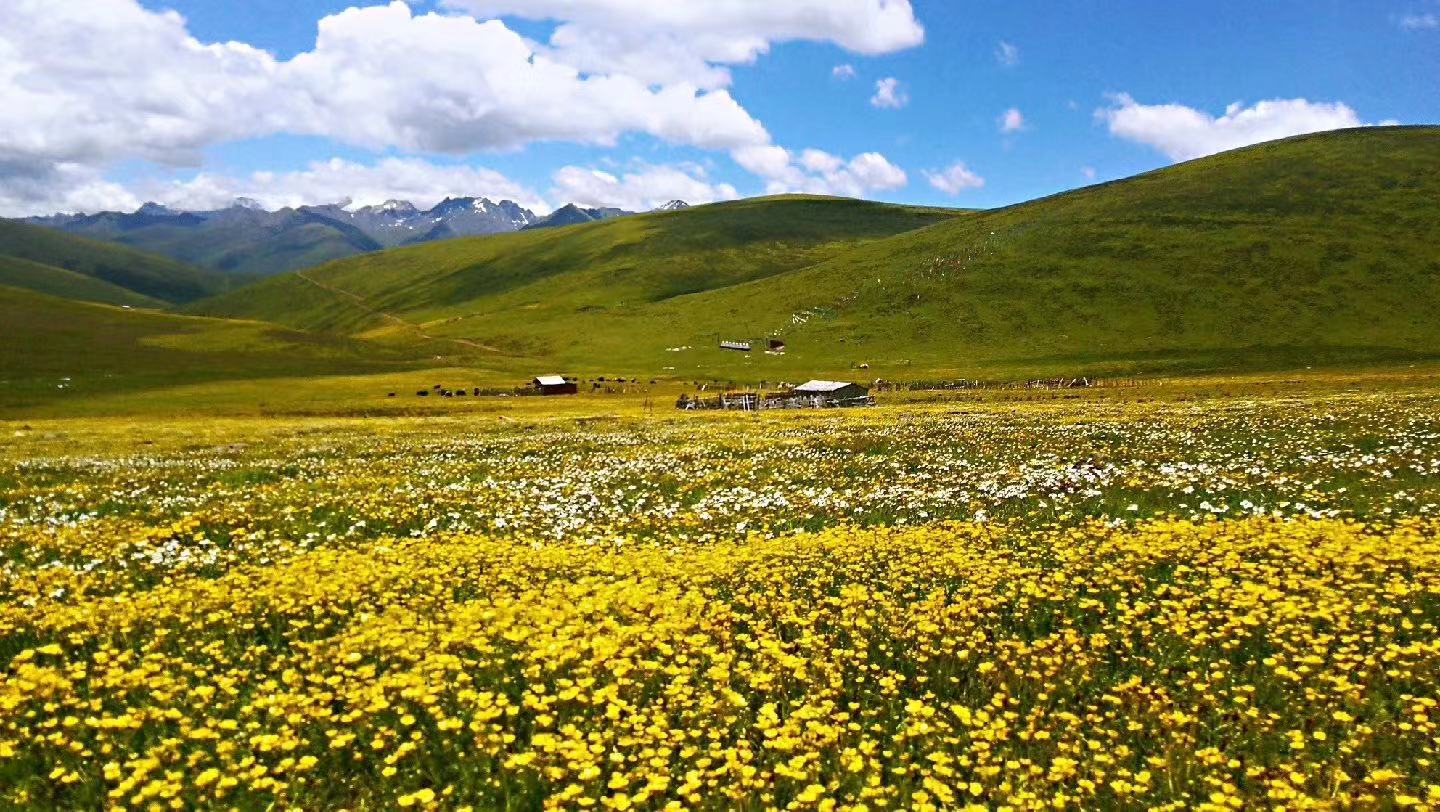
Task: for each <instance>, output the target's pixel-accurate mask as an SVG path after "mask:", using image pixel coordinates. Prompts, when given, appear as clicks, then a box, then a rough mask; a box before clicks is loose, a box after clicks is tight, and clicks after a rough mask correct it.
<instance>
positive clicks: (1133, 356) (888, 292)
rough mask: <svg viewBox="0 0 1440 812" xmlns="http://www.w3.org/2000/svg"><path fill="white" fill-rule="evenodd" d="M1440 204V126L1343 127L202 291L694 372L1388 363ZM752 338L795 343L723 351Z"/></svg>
mask: <svg viewBox="0 0 1440 812" xmlns="http://www.w3.org/2000/svg"><path fill="white" fill-rule="evenodd" d="M1436 200H1440V128H1434V127H1409V128H1375V129H1363V130H1351V131H1341V132H1333V133H1326V134H1321V135H1314V136H1306V137H1300V138H1294V139H1288V140H1285V141H1279V142H1274V143H1269V144H1264V145H1260V146H1256V147H1252V148H1248V149H1243V150H1237V151H1234V152H1230V153H1225V154H1221V155H1216V156H1212V157H1209V158H1204V159H1201V160H1198V161H1193V162H1190V163H1187V164H1182V165H1178V166H1174V167H1170V168H1166V169H1163V170H1160V171H1156V172H1152V173H1149V174H1146V175H1142V176H1139V177H1136V178H1132V179H1129V180H1124V181H1117V182H1114V183H1108V184H1103V185H1097V186H1093V187H1089V188H1086V189H1081V190H1077V191H1074V192H1070V193H1066V194H1062V195H1057V196H1055V197H1051V198H1046V199H1042V200H1037V201H1033V202H1030V203H1025V204H1022V205H1017V206H1012V207H1008V208H1005V209H999V210H993V211H986V212H979V213H964V214H962V213H956V212H941V211H935V210H920V209H907V208H902V207H894V206H883V205H880V204H871V203H862V202H857V201H842V200H830V199H816V198H772V199H761V200H748V201H741V202H738V203H729V204H719V205H712V206H704V207H697V208H694V209H690V210H687V211H681V212H674V213H664V214H654V215H646V216H640V217H634V218H627V219H624V220H616V221H610V222H602V223H594V224H587V225H580V226H575V227H572V228H565V229H558V230H555V231H548V232H546V231H542V232H531V233H521V234H515V235H505V236H500V237H488V238H476V239H467V240H455V241H450V242H446V243H442V244H435V245H425V246H419V247H415V248H410V249H404V250H399V251H390V252H385V253H380V254H374V255H368V256H364V257H358V258H354V259H350V260H343V261H339V262H335V263H331V264H328V265H324V266H321V267H319V268H315V269H311V270H309V271H306V272H303V274H301V275H288V276H285V277H280V278H276V279H271V280H267V281H266V282H264V283H261V284H258V285H255V286H252V287H249V288H246V289H242V290H239V291H235V292H232V293H230V294H227V295H223V296H220V297H217V298H215V299H211V300H208V301H206V302H203V303H200V304H198V305H196V306H195V309H196V311H197V312H201V313H207V314H212V315H225V316H241V317H245V318H254V319H264V320H271V321H275V322H279V323H283V324H286V325H289V326H292V327H295V328H298V329H308V330H321V331H328V332H332V333H336V334H349V335H366V336H369V337H375V338H387V339H390V340H393V341H396V342H400V343H404V342H409V341H415V340H418V339H420V338H421V337H426V336H428V337H431V338H433V337H442V336H443V337H451V338H457V339H463V340H465V341H468V342H473V343H474V344H476V345H477V346H485V347H489V348H492V349H493V350H494V351H495V352H496V353H497V356H509V357H511V358H512V359H535V360H536V362H537V363H545V364H549V365H551V366H555V367H563V368H567V369H575V370H577V371H585V370H594V371H598V370H604V369H607V368H612V369H638V370H672V369H673V370H674V373H675V374H676V375H682V376H684V375H690V374H692V373H693V374H696V375H701V374H714V375H730V376H737V375H744V376H748V377H749V378H750V379H757V378H761V377H770V378H771V379H774V378H775V377H780V376H791V375H803V374H808V373H820V372H826V373H831V372H839V371H844V370H847V369H849V368H851V367H852V366H855V365H859V364H862V363H863V364H867V365H868V369H869V371H868V372H866V373H864V374H865V375H867V376H870V375H885V376H904V375H916V376H919V375H928V374H975V375H991V374H994V375H1026V374H1045V373H1080V372H1100V373H1107V372H1108V373H1119V372H1135V371H1199V370H1214V369H1227V370H1230V369H1256V368H1274V367H1294V366H1304V365H1309V364H1369V363H1373V362H1392V363H1393V362H1397V361H1406V360H1414V359H1420V358H1432V357H1436V356H1440V319H1437V318H1435V317H1434V311H1435V308H1436V305H1437V304H1440V217H1437V216H1436V214H1437V208H1436V203H1435V201H1436ZM765 334H776V335H780V336H783V337H784V338H785V339H786V341H787V342H788V343H789V352H788V353H787V354H786V355H785V356H783V357H770V356H744V355H735V354H727V353H723V352H721V351H720V350H718V349H715V348H714V344H715V339H716V338H718V337H722V336H729V337H736V338H742V337H747V336H758V335H765ZM677 348H688V349H681V350H678V351H677ZM856 374H860V373H856Z"/></svg>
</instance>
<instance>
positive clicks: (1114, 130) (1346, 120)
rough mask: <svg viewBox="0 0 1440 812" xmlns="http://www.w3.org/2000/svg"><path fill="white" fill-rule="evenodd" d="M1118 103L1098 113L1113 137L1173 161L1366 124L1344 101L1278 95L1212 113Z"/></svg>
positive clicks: (1122, 97) (1126, 101)
mask: <svg viewBox="0 0 1440 812" xmlns="http://www.w3.org/2000/svg"><path fill="white" fill-rule="evenodd" d="M1114 102H1115V104H1114V106H1113V107H1109V108H1102V109H1100V110H1098V111H1096V115H1097V117H1099V118H1100V119H1101V120H1103V121H1105V122H1106V123H1107V124H1108V125H1109V128H1110V133H1111V134H1112V135H1115V136H1118V137H1120V138H1124V139H1126V140H1129V141H1135V142H1137V143H1140V144H1145V145H1147V146H1150V147H1153V148H1155V149H1157V150H1159V151H1160V152H1161V153H1163V154H1165V155H1166V156H1167V157H1169V158H1170V159H1171V160H1172V161H1187V160H1190V159H1192V158H1199V157H1202V156H1205V155H1213V154H1214V153H1217V152H1223V151H1225V150H1228V149H1236V148H1238V147H1244V146H1249V145H1250V144H1258V143H1260V142H1262V141H1273V140H1275V139H1278V138H1285V137H1288V136H1292V135H1302V134H1304V133H1313V132H1323V131H1326V130H1338V129H1341V128H1345V127H1359V126H1362V122H1361V121H1360V117H1359V116H1358V115H1357V114H1356V113H1355V111H1354V110H1352V109H1350V108H1349V107H1347V106H1346V105H1344V104H1342V103H1340V102H1310V101H1306V100H1305V99H1274V100H1271V101H1262V102H1258V103H1256V104H1255V105H1253V106H1251V107H1244V106H1242V105H1241V104H1240V103H1239V102H1236V103H1235V104H1232V105H1230V106H1229V107H1227V108H1225V113H1224V114H1223V115H1220V116H1212V115H1210V114H1209V113H1206V112H1203V111H1201V110H1196V109H1194V108H1192V107H1185V106H1184V105H1180V104H1154V105H1151V104H1140V103H1138V102H1136V101H1135V100H1134V99H1132V98H1131V97H1130V96H1129V95H1125V94H1122V95H1118V96H1116V97H1115V98H1114Z"/></svg>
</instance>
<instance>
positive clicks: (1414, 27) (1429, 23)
mask: <svg viewBox="0 0 1440 812" xmlns="http://www.w3.org/2000/svg"><path fill="white" fill-rule="evenodd" d="M1400 27H1401V28H1403V29H1405V30H1406V31H1431V30H1434V29H1437V28H1440V14H1434V13H1431V12H1426V13H1424V14H1406V15H1405V16H1403V17H1401V18H1400Z"/></svg>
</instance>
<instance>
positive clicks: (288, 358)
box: [0, 285, 416, 414]
mask: <svg viewBox="0 0 1440 812" xmlns="http://www.w3.org/2000/svg"><path fill="white" fill-rule="evenodd" d="M0 324H3V325H5V329H4V331H3V337H0V414H4V413H9V412H16V411H19V412H24V411H25V410H27V409H30V408H33V407H36V406H44V405H45V404H49V403H54V402H55V401H56V400H57V399H76V398H79V399H86V398H94V397H102V396H107V395H113V394H116V393H125V392H135V391H142V390H151V389H161V388H165V387H174V386H181V385H188V384H196V383H203V382H213V381H248V380H255V379H262V378H273V379H277V381H276V382H275V383H274V386H275V387H276V388H281V387H285V386H292V385H293V384H292V383H286V382H285V379H290V380H296V379H306V378H310V377H314V376H323V375H340V374H360V373H365V374H373V373H378V372H391V371H395V370H408V369H413V368H414V367H415V366H416V365H415V363H414V362H413V361H412V360H410V359H411V358H412V356H411V355H406V354H397V353H395V352H392V351H389V350H387V349H386V348H384V347H376V346H370V345H367V344H364V343H363V342H359V341H356V340H353V339H348V338H343V337H336V336H321V335H313V334H309V333H303V332H300V331H298V330H292V329H287V328H283V327H277V326H275V325H271V324H262V323H259V322H247V321H237V320H226V319H209V318H200V317H195V316H182V315H176V314H172V313H161V312H157V311H153V310H126V309H122V308H119V307H114V306H110V305H104V304H95V303H91V302H80V301H75V300H72V299H64V298H59V297H55V296H48V295H45V294H42V293H36V292H34V291H31V290H22V289H20V288H15V287H8V286H4V285H0ZM264 396H265V395H264V394H263V393H261V395H260V399H262V400H263V399H264ZM173 408H175V409H176V410H179V411H183V410H184V408H185V404H184V403H183V402H177V403H175V404H173Z"/></svg>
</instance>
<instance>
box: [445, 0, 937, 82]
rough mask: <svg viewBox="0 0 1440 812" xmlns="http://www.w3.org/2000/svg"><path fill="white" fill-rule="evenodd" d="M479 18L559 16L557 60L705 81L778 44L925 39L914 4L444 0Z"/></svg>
mask: <svg viewBox="0 0 1440 812" xmlns="http://www.w3.org/2000/svg"><path fill="white" fill-rule="evenodd" d="M442 5H444V6H446V7H449V8H452V9H459V10H462V11H466V12H470V13H473V14H476V15H479V16H500V15H511V16H516V17H524V18H528V19H535V20H553V21H557V22H558V23H559V25H557V26H556V28H555V31H554V33H553V34H552V35H551V37H550V40H549V42H548V48H549V50H550V51H551V52H552V53H553V54H554V55H555V57H556V58H558V59H560V60H561V61H563V62H565V63H566V64H569V65H573V66H575V67H577V68H579V69H580V70H582V71H586V72H591V73H624V74H626V75H630V76H634V77H637V78H639V79H641V80H642V81H646V82H650V83H668V82H674V81H676V79H677V77H678V78H679V79H682V80H684V81H687V82H690V83H692V84H694V85H695V86H697V87H702V88H714V87H722V86H724V85H726V84H728V83H729V81H730V75H729V72H728V70H726V69H725V68H724V67H723V66H725V65H740V64H749V63H751V62H754V61H755V59H756V58H758V57H759V56H760V55H761V54H764V53H766V52H768V51H769V49H770V47H771V46H772V45H773V44H774V43H779V42H787V41H795V40H806V41H812V42H832V43H834V44H836V45H838V46H840V47H841V48H844V49H846V50H848V51H851V52H853V53H858V54H866V55H875V54H885V53H892V52H894V51H898V50H902V49H905V48H911V47H914V46H916V45H919V44H920V43H921V42H923V41H924V39H925V29H924V28H923V27H922V26H921V25H920V23H919V21H917V20H916V19H915V14H914V11H913V10H912V9H911V7H910V3H909V0H785V1H784V2H775V1H774V0H724V2H696V1H695V0H688V1H677V2H657V1H656V0H443V3H442Z"/></svg>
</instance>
